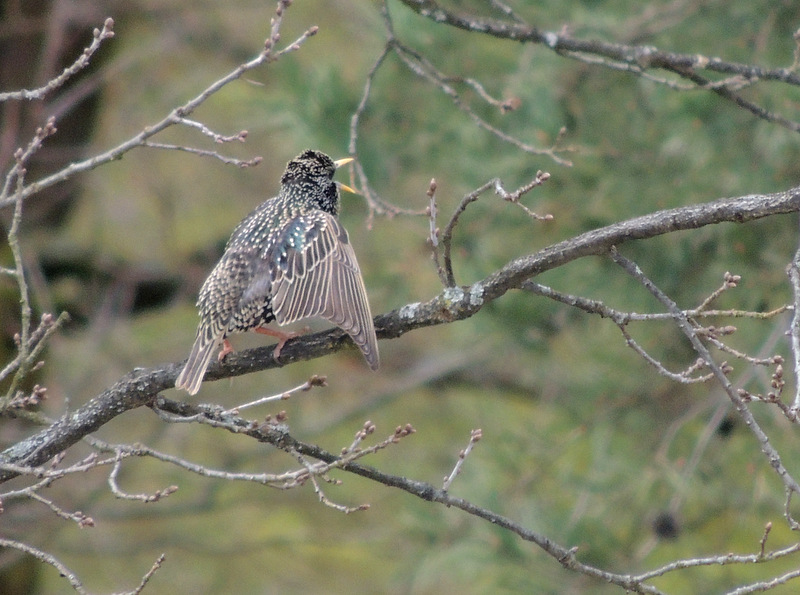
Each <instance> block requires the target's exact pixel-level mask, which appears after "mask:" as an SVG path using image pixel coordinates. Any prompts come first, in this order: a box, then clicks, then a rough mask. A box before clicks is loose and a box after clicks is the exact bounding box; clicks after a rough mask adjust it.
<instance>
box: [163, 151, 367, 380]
mask: <svg viewBox="0 0 800 595" xmlns="http://www.w3.org/2000/svg"><path fill="white" fill-rule="evenodd" d="M336 167H337V164H336V163H335V162H334V161H332V160H331V158H330V157H328V156H327V155H325V154H324V153H320V152H318V151H310V150H309V151H304V152H303V153H301V154H300V155H298V156H297V157H295V158H294V159H292V160H291V161H290V162H289V163H288V164H287V166H286V171H285V172H284V174H283V176H282V177H281V188H280V192H279V193H278V195H277V196H276V197H274V198H271V199H269V200H267V201H266V202H264V203H262V204H261V205H260V206H259V207H258V208H257V209H255V210H254V211H253V212H252V213H250V214H249V215H248V216H247V217H245V218H244V219H243V220H242V222H241V223H239V225H238V226H237V227H236V229H235V230H234V231H233V234H232V235H231V238H230V240H228V244H227V245H226V247H225V252H224V254H223V255H222V258H221V259H220V261H219V262H218V263H217V265H216V266H215V267H214V269H213V270H212V271H211V274H210V275H209V276H208V278H207V279H206V281H205V283H203V287H202V289H201V290H200V297H199V298H198V300H197V306H198V308H199V310H200V325H199V326H198V328H197V338H196V339H195V342H194V346H193V347H192V351H191V353H190V355H189V359H188V361H187V363H186V365H185V366H184V368H183V370H182V371H181V373H180V375H179V376H178V379H177V381H176V382H175V386H176V387H177V388H183V389H185V390H186V391H188V392H189V393H190V394H195V393H196V392H197V391H198V390H199V389H200V384H201V383H202V381H203V376H204V375H205V371H206V368H208V365H209V363H210V361H211V356H212V355H213V353H214V351H215V350H216V349H217V348H218V347H219V346H220V345H221V344H222V343H223V341H225V338H226V337H227V336H228V335H229V334H230V333H234V332H238V333H241V332H246V331H249V330H257V329H261V328H263V327H264V325H266V324H268V323H269V322H272V321H273V320H274V321H276V322H277V323H278V324H280V325H283V324H289V323H292V322H296V321H298V320H302V319H305V318H311V317H320V318H324V319H326V320H329V321H330V322H332V323H334V324H336V325H337V326H339V327H340V328H342V330H344V331H345V332H347V333H348V334H349V335H350V336H351V337H352V339H353V341H354V342H355V343H356V345H358V347H359V348H360V349H361V351H362V353H363V354H364V357H365V358H366V360H367V363H368V364H369V366H370V367H371V368H372V369H373V370H375V369H377V368H378V343H377V338H376V337H375V329H374V327H373V324H372V315H371V314H370V309H369V302H368V301H367V293H366V289H365V288H364V282H363V280H362V278H361V271H360V270H359V268H358V262H357V261H356V256H355V253H354V252H353V247H352V246H351V245H350V243H349V240H348V236H347V231H345V229H344V227H342V225H341V223H340V222H339V220H338V219H337V214H338V212H339V190H338V188H337V185H336V183H335V182H334V181H333V174H334V172H335V171H336ZM279 346H280V344H279Z"/></svg>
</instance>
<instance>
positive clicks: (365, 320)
mask: <svg viewBox="0 0 800 595" xmlns="http://www.w3.org/2000/svg"><path fill="white" fill-rule="evenodd" d="M301 235H302V237H301ZM265 260H266V262H267V263H268V265H269V267H270V277H271V279H272V287H271V294H272V310H273V312H274V314H275V319H276V320H277V321H278V323H279V324H289V323H292V322H296V321H298V320H303V319H305V318H312V317H320V318H324V319H325V320H328V321H330V322H332V323H333V324H335V325H336V326H338V327H340V328H341V329H342V330H343V331H345V332H346V333H347V334H349V335H350V336H351V337H352V339H353V341H354V342H355V344H356V345H358V347H359V348H360V349H361V351H362V353H363V354H364V357H365V358H366V360H367V363H368V364H369V365H370V367H371V368H372V369H377V367H378V365H379V362H378V342H377V338H376V336H375V328H374V326H373V323H372V314H371V313H370V308H369V301H368V299H367V290H366V288H365V287H364V281H363V279H362V278H361V270H360V269H359V268H358V261H357V260H356V255H355V252H354V251H353V247H352V246H351V245H350V241H349V239H348V236H347V231H346V230H345V229H344V227H342V225H341V223H339V221H338V220H337V219H336V218H335V217H334V216H333V215H330V214H328V213H324V212H322V211H316V212H314V213H310V214H306V215H301V216H300V217H297V218H295V219H294V220H293V221H292V222H291V223H290V224H289V225H287V227H286V228H285V229H284V230H283V232H282V234H281V237H280V238H279V239H278V241H276V242H275V244H274V245H273V246H272V248H271V249H270V250H269V251H268V253H267V254H266V255H265Z"/></svg>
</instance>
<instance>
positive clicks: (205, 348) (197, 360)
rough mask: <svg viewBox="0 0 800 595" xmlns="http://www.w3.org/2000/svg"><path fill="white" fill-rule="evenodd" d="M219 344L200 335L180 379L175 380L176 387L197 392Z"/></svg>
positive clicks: (189, 391)
mask: <svg viewBox="0 0 800 595" xmlns="http://www.w3.org/2000/svg"><path fill="white" fill-rule="evenodd" d="M218 346H219V341H213V340H212V341H209V340H208V339H207V338H206V337H203V336H202V335H201V336H198V337H197V339H196V340H195V342H194V345H193V346H192V352H191V353H190V354H189V359H188V360H186V365H185V366H184V367H183V370H182V371H181V373H180V375H179V376H178V379H177V380H176V381H175V388H182V389H184V390H185V391H186V392H187V393H189V394H190V395H194V394H197V391H199V390H200V385H201V384H202V383H203V377H204V376H205V375H206V369H207V368H208V364H210V363H211V356H212V355H214V351H215V350H216V348H217V347H218Z"/></svg>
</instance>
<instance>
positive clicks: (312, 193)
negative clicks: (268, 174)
mask: <svg viewBox="0 0 800 595" xmlns="http://www.w3.org/2000/svg"><path fill="white" fill-rule="evenodd" d="M350 161H352V159H341V160H339V161H334V160H333V159H331V158H330V157H328V156H327V155H326V154H325V153H321V152H319V151H312V150H310V149H309V150H306V151H303V152H302V153H300V154H299V155H298V156H297V157H295V158H294V159H292V160H291V161H290V162H289V163H288V164H286V171H285V172H283V176H282V177H281V186H282V191H283V192H285V193H286V194H287V195H288V196H289V197H292V198H295V199H297V200H302V201H310V202H313V203H315V204H314V206H315V207H316V208H319V209H322V210H323V211H327V212H329V213H332V214H334V215H336V214H337V213H338V211H339V191H338V187H337V185H336V183H335V182H334V181H333V174H334V172H336V168H337V167H339V166H340V165H344V164H345V163H349V162H350Z"/></svg>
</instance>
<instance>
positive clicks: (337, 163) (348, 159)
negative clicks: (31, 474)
mask: <svg viewBox="0 0 800 595" xmlns="http://www.w3.org/2000/svg"><path fill="white" fill-rule="evenodd" d="M352 161H355V159H353V158H352V157H345V158H344V159H337V160H336V161H334V162H333V164H334V165H335V166H336V169H339V168H340V167H342V166H343V165H347V164H348V163H351V162H352ZM336 185H337V186H339V188H341V189H342V190H347V191H348V192H350V193H351V194H358V191H357V190H353V189H352V188H350V186H348V185H347V184H342V183H341V182H336Z"/></svg>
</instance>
